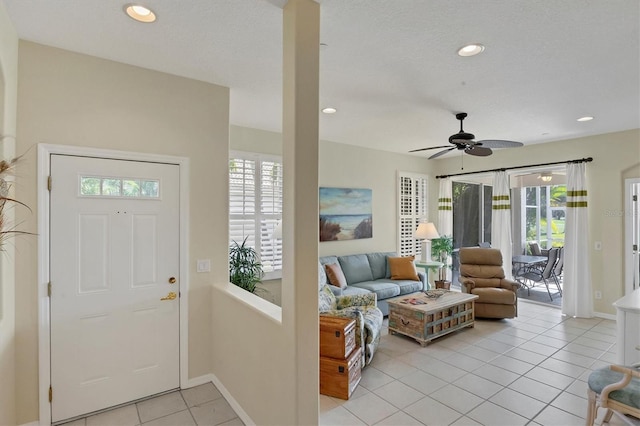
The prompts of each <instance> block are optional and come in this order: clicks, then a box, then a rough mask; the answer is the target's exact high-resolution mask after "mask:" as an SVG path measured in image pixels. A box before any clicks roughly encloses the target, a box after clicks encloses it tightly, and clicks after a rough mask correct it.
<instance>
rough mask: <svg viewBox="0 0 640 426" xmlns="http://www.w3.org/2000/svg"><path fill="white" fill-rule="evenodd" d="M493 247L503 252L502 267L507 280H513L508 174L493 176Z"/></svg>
mask: <svg viewBox="0 0 640 426" xmlns="http://www.w3.org/2000/svg"><path fill="white" fill-rule="evenodd" d="M491 210H492V211H491V247H493V248H497V249H500V251H501V252H502V267H503V269H504V275H505V277H506V278H509V279H511V276H512V273H511V253H512V251H513V248H512V241H511V197H510V196H509V176H508V175H507V172H504V171H501V172H495V174H494V175H493V201H492V203H491Z"/></svg>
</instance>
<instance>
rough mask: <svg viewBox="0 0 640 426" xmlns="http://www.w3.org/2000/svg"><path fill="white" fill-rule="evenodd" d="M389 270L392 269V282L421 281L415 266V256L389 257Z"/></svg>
mask: <svg viewBox="0 0 640 426" xmlns="http://www.w3.org/2000/svg"><path fill="white" fill-rule="evenodd" d="M388 259H389V269H391V279H392V280H413V281H420V278H419V277H418V272H417V271H416V265H414V263H413V260H414V256H407V257H389V258H388Z"/></svg>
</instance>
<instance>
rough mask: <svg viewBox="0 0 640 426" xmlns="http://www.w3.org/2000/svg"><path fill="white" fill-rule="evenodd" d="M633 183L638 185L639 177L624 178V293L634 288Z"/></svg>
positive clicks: (639, 182) (639, 183)
mask: <svg viewBox="0 0 640 426" xmlns="http://www.w3.org/2000/svg"><path fill="white" fill-rule="evenodd" d="M633 185H640V178H629V179H625V180H624V211H623V214H624V217H625V219H624V247H623V249H622V252H623V254H624V256H623V257H624V265H625V266H624V270H625V274H624V282H625V284H624V294H629V293H631V292H632V291H634V290H635V289H634V288H633V275H634V270H633V268H634V266H635V265H634V264H633V254H632V253H631V245H632V244H633V237H632V235H631V229H632V227H633V225H632V223H633V217H632V209H631V187H632V186H633Z"/></svg>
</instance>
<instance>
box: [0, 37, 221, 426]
mask: <svg viewBox="0 0 640 426" xmlns="http://www.w3.org/2000/svg"><path fill="white" fill-rule="evenodd" d="M3 28H4V26H3ZM19 78H20V86H19V93H18V96H19V98H18V147H17V150H18V152H20V153H23V152H26V153H27V155H26V158H25V161H24V162H23V166H22V167H21V168H20V171H19V175H20V185H19V188H18V189H19V194H20V197H21V199H23V200H24V201H26V202H27V203H28V204H29V205H30V206H33V207H34V212H33V214H31V215H28V216H25V217H23V218H22V219H23V220H24V221H25V226H28V228H29V229H31V230H33V231H35V230H36V217H37V216H36V214H37V206H36V183H35V175H36V155H35V154H36V149H35V148H34V147H33V146H34V145H35V144H37V143H39V142H46V143H52V144H62V145H76V146H87V147H96V148H108V149H116V150H123V151H136V152H145V153H157V154H164V155H176V156H184V157H188V158H189V160H190V171H191V176H190V181H189V185H190V200H191V204H190V206H189V207H190V217H189V219H190V234H189V250H190V256H191V259H211V260H212V272H211V273H210V274H203V273H196V272H195V267H194V266H195V261H190V262H189V274H190V283H189V286H190V287H189V290H190V291H189V293H190V294H189V301H190V305H189V377H198V376H201V375H205V374H209V373H211V372H212V371H213V361H212V358H213V347H212V342H211V335H212V319H211V294H212V293H211V283H212V282H215V281H223V280H226V279H227V240H228V237H227V234H228V225H227V220H226V218H227V207H226V206H227V179H228V177H227V176H228V172H227V168H228V161H227V158H228V138H229V134H228V122H229V89H227V88H224V87H220V86H216V85H212V84H207V83H203V82H198V81H194V80H189V79H185V78H180V77H176V76H171V75H168V74H163V73H159V72H153V71H149V70H145V69H142V68H137V67H133V66H128V65H123V64H119V63H115V62H111V61H107V60H102V59H97V58H94V57H90V56H85V55H80V54H76V53H71V52H67V51H63V50H59V49H54V48H50V47H46V46H42V45H38V44H34V43H29V42H20V61H19ZM216 241H218V242H220V243H218V244H216V243H215V242H216ZM36 250H37V243H36V239H35V237H34V238H21V239H20V240H17V251H18V252H19V253H20V256H19V257H17V281H18V282H20V283H21V285H19V286H18V287H17V290H16V327H17V334H18V345H17V357H16V359H17V362H16V375H17V401H18V418H17V420H18V422H19V423H26V422H30V421H33V420H36V419H37V418H38V357H37V355H38V341H37V339H38V329H37V311H38V309H37V299H36V295H37V287H38V285H39V284H41V283H38V282H37V252H36ZM227 344H228V343H227ZM3 381H4V375H3ZM0 388H4V384H3V385H2V386H0Z"/></svg>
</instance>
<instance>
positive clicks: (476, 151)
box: [464, 146, 493, 157]
mask: <svg viewBox="0 0 640 426" xmlns="http://www.w3.org/2000/svg"><path fill="white" fill-rule="evenodd" d="M464 152H466V153H467V154H469V155H475V156H476V157H486V156H488V155H491V154H493V151H491V149H490V148H484V147H482V146H469V147H467V148H465V150H464Z"/></svg>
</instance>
